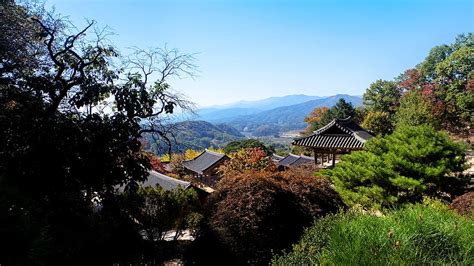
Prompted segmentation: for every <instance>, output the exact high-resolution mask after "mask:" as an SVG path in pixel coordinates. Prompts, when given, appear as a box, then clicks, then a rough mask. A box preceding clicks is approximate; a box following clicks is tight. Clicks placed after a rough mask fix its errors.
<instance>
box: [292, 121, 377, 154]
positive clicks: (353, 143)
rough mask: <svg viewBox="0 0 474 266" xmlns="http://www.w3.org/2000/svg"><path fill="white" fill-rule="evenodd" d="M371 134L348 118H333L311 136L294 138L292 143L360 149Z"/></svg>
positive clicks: (314, 146) (307, 145)
mask: <svg viewBox="0 0 474 266" xmlns="http://www.w3.org/2000/svg"><path fill="white" fill-rule="evenodd" d="M372 137H373V136H372V135H371V134H370V133H369V132H368V131H367V130H365V129H363V128H361V127H360V126H359V125H358V124H356V123H355V122H354V121H352V120H351V119H350V117H349V118H346V119H334V120H333V121H331V122H330V123H329V124H327V125H325V126H324V127H322V128H320V129H318V130H316V131H314V133H313V134H312V135H311V136H308V137H304V138H299V139H295V140H294V141H293V145H296V146H304V147H311V148H323V149H361V148H362V147H363V146H364V144H365V142H367V140H369V139H371V138H372Z"/></svg>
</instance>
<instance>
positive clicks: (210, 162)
mask: <svg viewBox="0 0 474 266" xmlns="http://www.w3.org/2000/svg"><path fill="white" fill-rule="evenodd" d="M228 159H229V157H228V156H227V155H225V154H222V153H217V152H213V151H210V150H207V149H206V150H204V151H203V152H202V153H201V154H199V155H198V156H197V157H196V158H194V159H192V160H187V161H184V162H183V167H184V169H185V170H186V172H188V173H189V174H192V175H193V176H194V177H196V178H198V179H199V180H201V181H202V182H203V183H204V184H206V185H208V186H212V185H214V184H215V182H216V181H217V178H218V173H217V171H218V168H219V166H221V165H222V164H223V163H224V162H225V161H227V160H228Z"/></svg>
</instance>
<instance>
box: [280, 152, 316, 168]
mask: <svg viewBox="0 0 474 266" xmlns="http://www.w3.org/2000/svg"><path fill="white" fill-rule="evenodd" d="M308 163H314V158H312V157H308V156H304V155H295V154H291V153H290V154H288V156H286V157H285V158H283V159H281V160H280V161H279V162H278V165H282V166H286V167H290V166H295V165H302V164H308Z"/></svg>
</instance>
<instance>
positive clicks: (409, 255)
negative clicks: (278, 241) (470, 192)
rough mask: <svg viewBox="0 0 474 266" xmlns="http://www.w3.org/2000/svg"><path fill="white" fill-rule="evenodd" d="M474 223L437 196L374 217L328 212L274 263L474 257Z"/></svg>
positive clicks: (377, 262) (464, 262) (429, 260)
mask: <svg viewBox="0 0 474 266" xmlns="http://www.w3.org/2000/svg"><path fill="white" fill-rule="evenodd" d="M473 252H474V224H473V223H472V220H469V219H467V218H464V217H461V216H459V215H457V214H455V213H454V212H452V211H450V210H448V209H447V207H446V206H444V205H442V204H441V203H439V202H434V203H430V204H417V205H411V206H407V207H406V208H403V209H400V210H396V211H392V212H389V213H388V214H387V215H386V216H383V217H376V216H372V215H367V214H363V213H355V212H348V213H346V214H343V213H340V214H337V215H329V216H327V217H325V218H322V219H320V220H318V221H316V223H315V224H314V226H312V227H311V228H309V229H307V230H306V232H305V233H304V235H303V237H302V238H301V240H300V242H299V243H298V244H296V245H294V246H293V251H292V252H290V253H287V254H285V255H283V256H276V257H274V259H273V261H272V262H273V264H274V265H314V264H323V265H328V264H329V265H387V264H389V265H406V264H409V265H417V264H462V265H472V264H473V263H474V256H473V254H474V253H473Z"/></svg>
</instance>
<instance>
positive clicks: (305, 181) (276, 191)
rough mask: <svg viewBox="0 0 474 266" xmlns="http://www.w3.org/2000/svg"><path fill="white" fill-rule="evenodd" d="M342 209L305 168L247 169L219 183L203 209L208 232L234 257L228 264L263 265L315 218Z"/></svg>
mask: <svg viewBox="0 0 474 266" xmlns="http://www.w3.org/2000/svg"><path fill="white" fill-rule="evenodd" d="M342 206H343V203H342V200H341V198H340V197H339V195H338V194H337V193H336V192H335V191H334V190H333V189H332V188H331V186H330V182H329V181H327V180H326V179H323V178H317V177H314V176H313V175H312V173H311V172H310V171H309V170H305V169H294V170H291V171H288V172H275V173H270V172H262V171H258V170H249V171H245V172H243V173H240V174H236V175H231V176H226V177H224V178H223V179H222V180H221V181H220V182H219V184H218V186H217V190H216V191H215V192H214V193H213V194H212V195H211V197H210V198H209V205H208V207H207V209H208V210H209V214H208V215H207V219H208V220H207V226H208V231H209V232H208V234H211V235H213V236H214V237H215V238H214V241H217V242H218V243H220V244H219V245H220V246H222V247H225V248H226V249H227V251H228V252H229V253H228V254H230V256H232V258H226V261H235V262H236V263H237V264H239V263H240V264H244V263H250V264H265V263H268V261H269V259H270V257H271V254H272V251H274V252H278V251H280V250H282V249H284V248H288V247H289V246H290V245H291V243H293V242H294V241H296V240H297V239H298V237H299V236H300V235H301V233H302V230H303V228H304V227H305V226H308V225H310V224H311V223H312V221H313V220H314V218H315V217H320V216H322V215H324V214H326V213H330V212H331V213H332V212H337V211H338V210H339V208H341V207H342ZM213 256H216V255H215V254H213Z"/></svg>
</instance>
